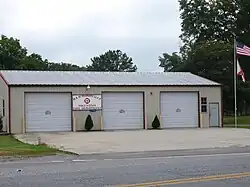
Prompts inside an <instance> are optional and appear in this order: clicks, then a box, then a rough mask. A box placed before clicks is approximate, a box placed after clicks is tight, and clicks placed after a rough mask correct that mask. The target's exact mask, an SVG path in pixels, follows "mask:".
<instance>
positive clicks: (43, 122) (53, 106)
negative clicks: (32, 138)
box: [25, 93, 72, 132]
mask: <svg viewBox="0 0 250 187" xmlns="http://www.w3.org/2000/svg"><path fill="white" fill-rule="evenodd" d="M46 111H48V112H51V114H47V115H46V114H45V113H46ZM25 115H26V120H25V121H26V132H46V131H49V132H53V131H54V132H55V131H58V132H60V131H71V122H72V121H71V94H70V93H25Z"/></svg>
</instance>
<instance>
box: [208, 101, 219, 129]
mask: <svg viewBox="0 0 250 187" xmlns="http://www.w3.org/2000/svg"><path fill="white" fill-rule="evenodd" d="M210 104H216V105H218V126H211V112H210ZM208 107H209V113H208V115H209V127H211V128H212V127H220V126H221V125H220V121H221V120H220V103H219V102H209V103H208Z"/></svg>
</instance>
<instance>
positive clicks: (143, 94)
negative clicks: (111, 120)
mask: <svg viewBox="0 0 250 187" xmlns="http://www.w3.org/2000/svg"><path fill="white" fill-rule="evenodd" d="M105 93H115V94H116V93H117V94H119V93H139V94H142V101H143V111H142V116H143V129H142V130H145V129H147V126H146V107H145V105H146V101H145V92H144V91H130V90H128V91H127V90H126V91H125V90H124V91H102V92H101V95H102V100H101V105H102V110H101V129H100V130H101V131H105V129H104V126H103V124H102V123H103V98H104V97H103V95H104V94H105ZM106 131H108V130H106Z"/></svg>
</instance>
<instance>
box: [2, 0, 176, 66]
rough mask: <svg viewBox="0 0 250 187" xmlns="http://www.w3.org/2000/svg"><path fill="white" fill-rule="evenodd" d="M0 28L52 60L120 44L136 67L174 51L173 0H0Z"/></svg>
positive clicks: (85, 59)
mask: <svg viewBox="0 0 250 187" xmlns="http://www.w3.org/2000/svg"><path fill="white" fill-rule="evenodd" d="M0 34H4V35H6V36H8V37H10V36H13V37H16V38H18V39H20V40H21V43H22V45H23V46H25V47H27V48H28V50H29V52H30V53H31V52H35V53H38V54H40V55H42V57H43V58H47V59H48V60H50V61H54V62H69V63H74V64H78V65H86V64H90V63H91V62H90V58H91V57H94V56H98V55H100V54H102V53H104V52H105V51H107V50H109V49H111V50H113V49H114V50H115V49H120V50H122V51H123V52H126V53H127V54H128V56H131V57H132V58H133V62H134V63H135V64H136V65H137V66H138V71H163V69H162V68H159V61H158V57H159V56H160V55H161V54H162V53H163V52H169V53H172V52H174V51H178V46H179V44H180V40H179V38H178V37H179V35H180V19H179V7H178V2H177V0H88V1H87V0H0Z"/></svg>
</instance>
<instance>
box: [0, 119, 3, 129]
mask: <svg viewBox="0 0 250 187" xmlns="http://www.w3.org/2000/svg"><path fill="white" fill-rule="evenodd" d="M1 131H3V116H2V115H0V132H1Z"/></svg>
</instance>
